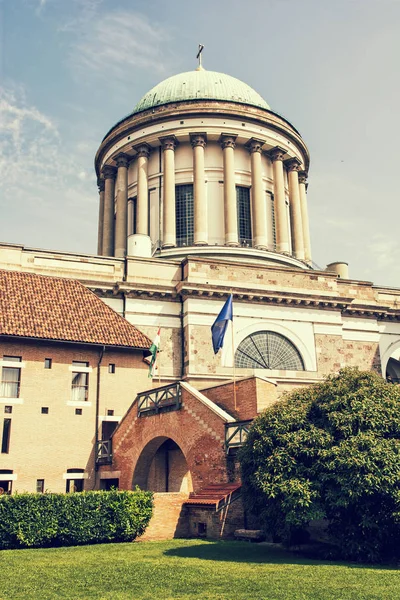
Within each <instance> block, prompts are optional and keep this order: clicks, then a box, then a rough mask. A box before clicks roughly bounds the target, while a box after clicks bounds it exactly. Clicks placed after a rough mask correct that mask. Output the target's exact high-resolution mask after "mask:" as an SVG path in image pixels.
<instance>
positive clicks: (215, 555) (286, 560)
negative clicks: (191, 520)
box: [164, 541, 391, 569]
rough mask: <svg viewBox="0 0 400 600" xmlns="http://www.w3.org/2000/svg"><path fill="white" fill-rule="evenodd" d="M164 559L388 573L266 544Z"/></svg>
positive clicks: (185, 550) (183, 550)
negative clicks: (349, 569) (310, 556)
mask: <svg viewBox="0 0 400 600" xmlns="http://www.w3.org/2000/svg"><path fill="white" fill-rule="evenodd" d="M164 554H165V555H166V556H175V557H180V558H198V559H200V560H213V561H229V562H237V563H259V564H267V563H269V564H276V565H279V564H290V565H310V566H311V565H320V566H323V565H327V566H339V567H348V568H352V569H377V568H379V569H388V568H391V567H390V566H387V565H385V566H384V565H372V564H359V563H350V562H345V561H338V560H334V561H333V560H332V561H330V560H323V559H314V558H307V557H305V556H301V555H298V554H295V553H292V552H288V551H287V550H284V549H283V548H279V547H277V546H269V545H267V544H251V543H247V542H220V541H209V542H207V541H204V542H203V543H200V544H196V545H195V546H192V545H190V546H184V547H180V548H171V549H170V550H166V551H165V552H164Z"/></svg>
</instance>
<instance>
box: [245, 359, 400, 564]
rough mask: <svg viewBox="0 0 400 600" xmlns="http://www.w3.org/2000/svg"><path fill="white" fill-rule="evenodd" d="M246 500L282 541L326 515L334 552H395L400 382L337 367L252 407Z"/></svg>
mask: <svg viewBox="0 0 400 600" xmlns="http://www.w3.org/2000/svg"><path fill="white" fill-rule="evenodd" d="M241 467H242V478H243V483H244V493H245V502H246V505H247V508H248V509H249V510H250V511H251V512H252V513H253V514H256V515H259V516H261V519H262V521H263V523H264V526H265V527H266V529H267V530H268V531H269V532H270V533H271V534H272V535H273V536H274V537H275V538H279V539H281V540H283V541H285V542H287V543H290V542H291V541H292V540H293V539H295V538H296V536H297V538H298V536H299V533H301V531H304V529H305V528H306V527H307V525H308V524H309V522H310V521H311V520H313V519H321V518H322V519H326V520H328V523H329V532H330V536H331V540H332V542H333V543H334V544H336V546H337V548H338V549H339V551H340V554H341V556H343V557H345V558H350V559H356V560H369V561H374V560H380V559H387V558H398V557H400V386H396V385H392V384H388V383H386V382H385V381H384V380H383V379H382V378H381V377H380V376H379V375H377V374H375V373H371V372H361V371H358V370H357V369H343V370H342V371H340V373H339V375H337V376H330V377H328V378H327V379H326V380H325V381H324V382H322V383H320V384H317V385H314V386H310V387H307V388H302V389H299V390H296V391H294V392H292V393H291V394H288V395H287V396H286V397H285V398H284V399H283V400H282V401H281V402H279V403H277V404H276V405H274V406H273V407H271V408H270V409H268V410H266V411H265V412H264V413H263V414H262V415H261V416H260V417H258V418H257V419H256V420H255V421H254V424H253V426H252V428H251V430H250V433H249V436H248V439H247V442H246V443H245V445H244V447H243V449H242V452H241Z"/></svg>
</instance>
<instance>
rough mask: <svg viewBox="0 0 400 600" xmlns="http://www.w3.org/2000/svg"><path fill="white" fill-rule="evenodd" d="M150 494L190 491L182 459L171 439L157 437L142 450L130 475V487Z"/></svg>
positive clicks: (186, 465)
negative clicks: (150, 492)
mask: <svg viewBox="0 0 400 600" xmlns="http://www.w3.org/2000/svg"><path fill="white" fill-rule="evenodd" d="M136 485H138V486H139V487H140V488H141V489H142V490H150V491H152V492H185V493H189V492H191V491H193V485H192V476H191V473H190V470H189V467H188V464H187V462H186V458H185V456H184V454H183V452H182V450H181V449H180V447H179V446H178V444H177V443H176V442H174V440H172V439H171V438H167V437H157V438H154V439H153V440H151V442H149V443H148V444H147V445H146V446H145V447H144V448H143V450H142V452H141V454H140V456H139V459H138V461H137V464H136V467H135V471H134V474H133V481H132V487H133V488H134V487H135V486H136Z"/></svg>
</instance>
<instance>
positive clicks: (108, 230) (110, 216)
mask: <svg viewBox="0 0 400 600" xmlns="http://www.w3.org/2000/svg"><path fill="white" fill-rule="evenodd" d="M116 172H117V169H116V168H115V167H112V166H111V165H105V166H104V167H103V177H104V185H105V188H104V218H103V256H114V195H115V175H116Z"/></svg>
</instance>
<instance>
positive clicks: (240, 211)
mask: <svg viewBox="0 0 400 600" xmlns="http://www.w3.org/2000/svg"><path fill="white" fill-rule="evenodd" d="M236 203H237V221H238V234H239V242H240V243H241V244H244V243H246V242H247V243H249V244H250V243H251V211H250V188H248V187H243V186H241V185H237V186H236Z"/></svg>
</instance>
